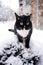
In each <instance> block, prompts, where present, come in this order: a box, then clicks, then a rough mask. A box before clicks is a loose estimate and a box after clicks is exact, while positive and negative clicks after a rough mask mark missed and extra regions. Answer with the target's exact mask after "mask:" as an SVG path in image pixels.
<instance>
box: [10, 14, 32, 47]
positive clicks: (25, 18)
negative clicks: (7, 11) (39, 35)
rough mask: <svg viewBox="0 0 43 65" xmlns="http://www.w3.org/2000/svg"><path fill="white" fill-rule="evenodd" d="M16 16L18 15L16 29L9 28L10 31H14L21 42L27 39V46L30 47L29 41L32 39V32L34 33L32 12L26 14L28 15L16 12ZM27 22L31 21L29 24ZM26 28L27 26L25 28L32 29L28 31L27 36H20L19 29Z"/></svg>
mask: <svg viewBox="0 0 43 65" xmlns="http://www.w3.org/2000/svg"><path fill="white" fill-rule="evenodd" d="M15 16H16V23H15V26H14V30H10V29H9V31H12V32H14V33H15V34H16V35H17V37H18V41H19V42H22V43H23V41H24V40H25V47H26V48H29V41H30V37H31V34H32V22H31V20H30V18H31V14H30V15H28V16H26V15H22V16H18V15H17V14H16V13H15ZM20 23H23V24H22V25H20ZM27 23H29V24H28V25H27ZM24 28H25V30H29V29H30V32H29V33H28V35H27V36H26V37H25V38H23V37H22V36H20V35H19V34H18V33H17V29H18V30H23V29H24Z"/></svg>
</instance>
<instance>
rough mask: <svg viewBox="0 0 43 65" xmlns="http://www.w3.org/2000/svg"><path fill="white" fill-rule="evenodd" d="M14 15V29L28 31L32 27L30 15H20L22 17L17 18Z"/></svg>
mask: <svg viewBox="0 0 43 65" xmlns="http://www.w3.org/2000/svg"><path fill="white" fill-rule="evenodd" d="M15 15H16V28H17V29H18V30H23V29H25V30H28V29H30V28H31V27H32V23H31V21H30V18H31V15H28V16H26V15H22V16H18V15H17V14H15Z"/></svg>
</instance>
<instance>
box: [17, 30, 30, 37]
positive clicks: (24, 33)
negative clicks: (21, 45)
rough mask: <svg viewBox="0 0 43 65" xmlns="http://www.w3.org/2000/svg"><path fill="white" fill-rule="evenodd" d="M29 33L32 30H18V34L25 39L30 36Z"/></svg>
mask: <svg viewBox="0 0 43 65" xmlns="http://www.w3.org/2000/svg"><path fill="white" fill-rule="evenodd" d="M29 31H30V29H29V30H25V29H23V30H18V29H17V33H18V34H19V35H20V36H22V37H23V38H24V37H26V36H27V35H28V34H29Z"/></svg>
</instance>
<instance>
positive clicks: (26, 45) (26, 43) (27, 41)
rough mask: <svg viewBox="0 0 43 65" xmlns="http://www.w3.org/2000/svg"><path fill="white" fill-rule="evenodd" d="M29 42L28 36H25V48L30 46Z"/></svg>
mask: <svg viewBox="0 0 43 65" xmlns="http://www.w3.org/2000/svg"><path fill="white" fill-rule="evenodd" d="M29 42H30V38H27V39H26V40H25V47H26V48H27V49H28V48H30V46H29Z"/></svg>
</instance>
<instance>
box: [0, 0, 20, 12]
mask: <svg viewBox="0 0 43 65" xmlns="http://www.w3.org/2000/svg"><path fill="white" fill-rule="evenodd" d="M0 1H1V2H2V6H5V7H9V8H11V9H12V10H13V11H18V9H19V0H0Z"/></svg>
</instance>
